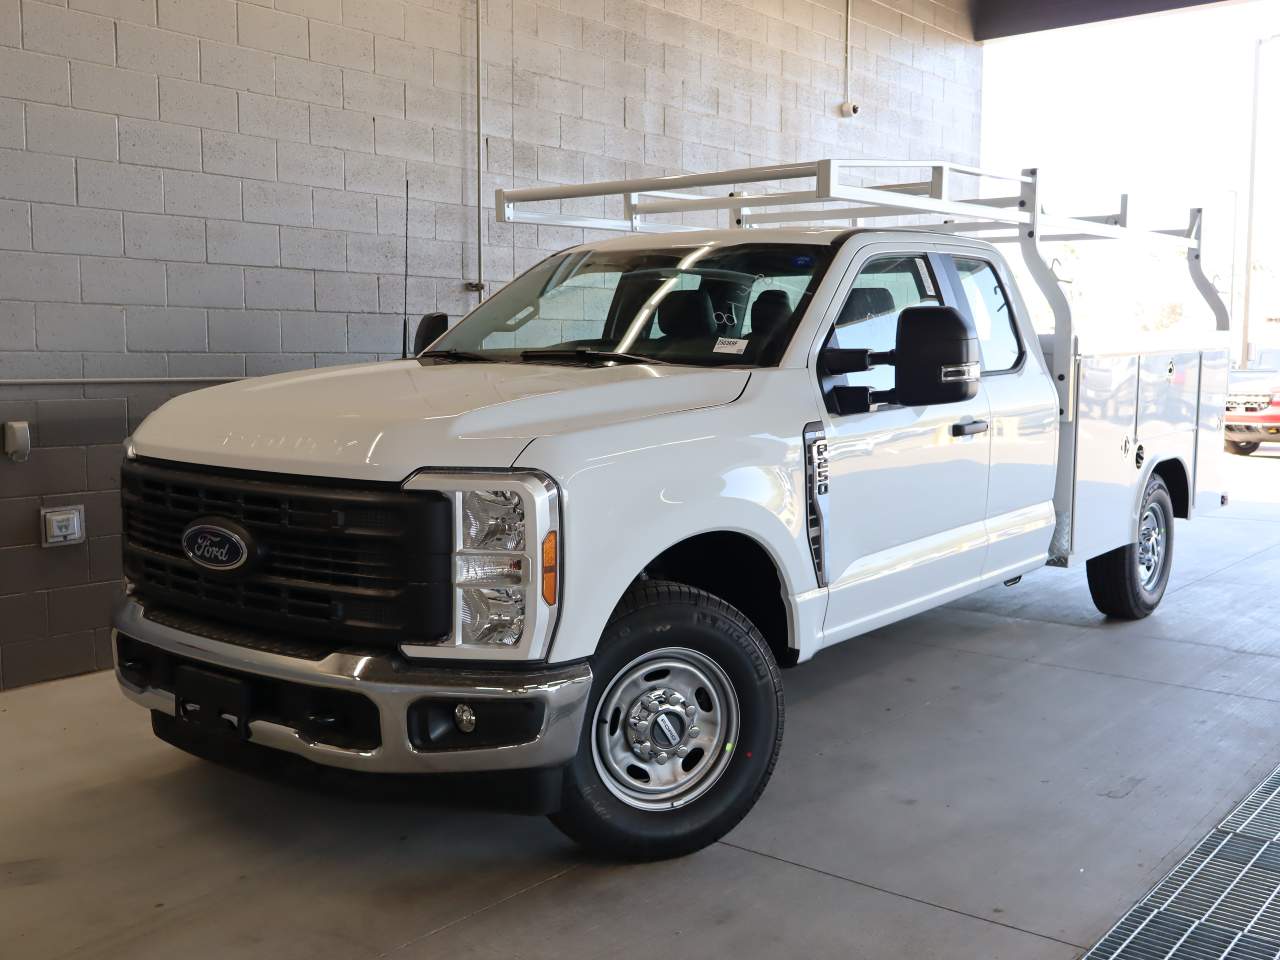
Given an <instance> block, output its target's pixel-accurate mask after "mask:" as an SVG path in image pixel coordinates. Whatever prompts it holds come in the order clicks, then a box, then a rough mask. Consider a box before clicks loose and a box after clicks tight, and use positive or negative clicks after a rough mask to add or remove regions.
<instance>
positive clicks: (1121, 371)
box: [1071, 354, 1142, 560]
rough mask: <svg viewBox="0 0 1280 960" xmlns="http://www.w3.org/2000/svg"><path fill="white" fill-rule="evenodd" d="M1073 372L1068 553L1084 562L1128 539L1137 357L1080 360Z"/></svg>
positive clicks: (1130, 532)
mask: <svg viewBox="0 0 1280 960" xmlns="http://www.w3.org/2000/svg"><path fill="white" fill-rule="evenodd" d="M1077 370H1078V378H1079V379H1078V383H1077V390H1076V423H1075V457H1074V463H1075V476H1074V478H1073V482H1072V508H1071V519H1072V530H1071V551H1072V553H1073V554H1074V556H1075V558H1076V559H1077V560H1087V559H1089V558H1090V557H1096V556H1097V555H1098V554H1100V553H1106V552H1107V551H1108V550H1112V549H1114V548H1116V547H1119V546H1122V545H1124V544H1126V543H1129V542H1130V541H1131V540H1132V539H1133V504H1134V490H1135V488H1136V486H1137V483H1138V481H1139V479H1140V478H1141V476H1142V474H1141V472H1140V471H1139V470H1138V469H1137V468H1136V467H1135V466H1134V452H1135V451H1134V447H1133V443H1134V430H1135V428H1136V425H1137V408H1138V402H1137V401H1138V357H1137V356H1136V355H1132V354H1130V355H1114V356H1100V357H1089V356H1084V357H1081V358H1080V361H1079V366H1078V367H1077Z"/></svg>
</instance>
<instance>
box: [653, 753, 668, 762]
mask: <svg viewBox="0 0 1280 960" xmlns="http://www.w3.org/2000/svg"><path fill="white" fill-rule="evenodd" d="M654 759H655V760H657V761H658V762H659V763H666V762H667V755H666V754H665V753H660V754H658V755H657V756H656V757H654Z"/></svg>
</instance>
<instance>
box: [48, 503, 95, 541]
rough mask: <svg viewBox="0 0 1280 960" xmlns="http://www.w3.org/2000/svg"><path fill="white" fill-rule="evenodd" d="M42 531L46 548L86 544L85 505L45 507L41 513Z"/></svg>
mask: <svg viewBox="0 0 1280 960" xmlns="http://www.w3.org/2000/svg"><path fill="white" fill-rule="evenodd" d="M40 529H41V531H42V532H43V534H44V544H43V545H44V546H46V547H62V546H66V545H67V544H71V543H83V542H84V504H80V503H77V504H75V505H74V506H71V507H45V508H43V509H42V510H41V511H40Z"/></svg>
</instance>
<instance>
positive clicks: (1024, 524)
mask: <svg viewBox="0 0 1280 960" xmlns="http://www.w3.org/2000/svg"><path fill="white" fill-rule="evenodd" d="M938 260H939V261H940V262H941V263H942V266H943V268H944V269H945V270H946V272H947V278H948V279H949V281H950V285H951V289H952V290H953V291H955V300H956V306H957V308H958V309H959V310H960V311H961V312H962V313H965V314H967V315H968V317H969V319H970V320H971V321H972V322H973V326H974V329H975V330H976V331H977V334H978V343H979V345H980V347H981V349H982V388H983V391H984V392H985V393H986V395H987V400H988V402H989V403H990V405H991V431H990V435H991V479H990V481H989V482H988V485H987V510H986V516H987V536H988V538H989V543H988V546H987V557H986V562H985V566H984V573H985V574H986V576H987V577H988V578H989V579H991V580H993V581H994V580H1004V579H1008V578H1009V577H1013V576H1017V575H1019V574H1021V573H1024V572H1026V571H1027V570H1029V569H1033V568H1035V567H1038V566H1040V565H1041V564H1043V563H1044V561H1045V558H1046V556H1047V555H1048V550H1049V540H1050V538H1051V537H1052V536H1053V525H1054V519H1055V518H1054V511H1053V489H1054V476H1055V471H1056V464H1057V456H1058V429H1057V423H1058V394H1057V391H1056V390H1054V389H1053V381H1052V379H1051V374H1050V373H1049V371H1048V370H1046V369H1045V368H1044V366H1043V364H1042V361H1041V358H1040V354H1039V351H1036V350H1028V349H1027V345H1026V344H1027V340H1026V338H1028V337H1031V336H1034V333H1033V331H1032V330H1031V326H1030V324H1029V323H1028V322H1027V320H1026V318H1022V317H1018V316H1015V314H1014V298H1012V297H1010V296H1009V295H1008V290H1009V287H1008V285H1007V283H1008V281H1007V280H1002V279H1001V277H1000V274H999V271H998V270H997V268H996V266H995V265H994V264H993V263H992V262H990V261H989V260H986V259H983V258H982V257H981V256H980V255H967V254H966V255H961V254H954V255H948V256H941V257H939V258H938ZM1020 322H1021V329H1020V328H1019V323H1020ZM1023 330H1025V331H1026V333H1025V335H1024V333H1023V332H1022V331H1023Z"/></svg>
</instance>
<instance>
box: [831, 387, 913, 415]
mask: <svg viewBox="0 0 1280 960" xmlns="http://www.w3.org/2000/svg"><path fill="white" fill-rule="evenodd" d="M827 397H828V400H829V402H830V405H831V407H832V411H831V412H832V413H834V414H836V415H837V416H841V417H848V416H851V415H853V414H855V413H870V412H871V408H872V407H873V406H876V405H877V404H881V403H897V402H898V394H897V391H895V390H872V389H871V388H870V387H832V388H831V390H830V392H829V393H828V394H827Z"/></svg>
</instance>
